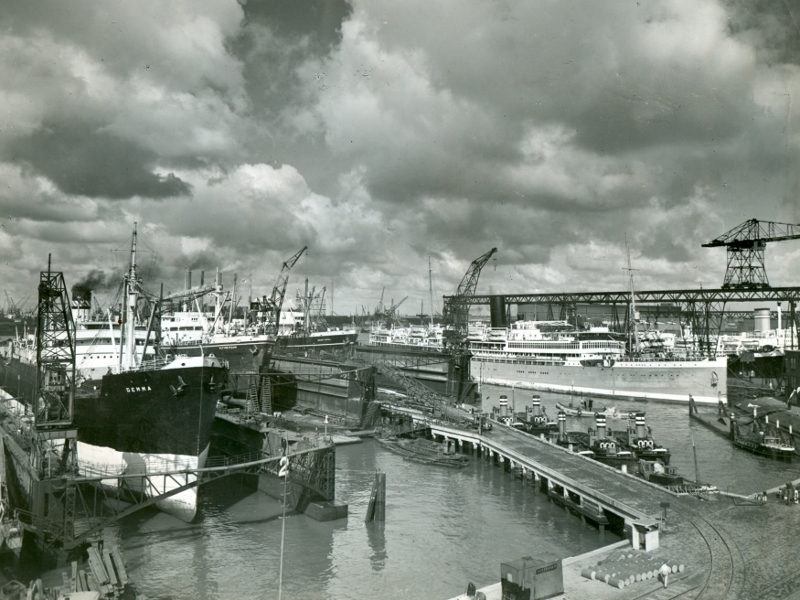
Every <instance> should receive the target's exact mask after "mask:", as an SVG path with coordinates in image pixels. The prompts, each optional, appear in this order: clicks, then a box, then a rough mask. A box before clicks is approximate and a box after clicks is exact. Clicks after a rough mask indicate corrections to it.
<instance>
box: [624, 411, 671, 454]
mask: <svg viewBox="0 0 800 600" xmlns="http://www.w3.org/2000/svg"><path fill="white" fill-rule="evenodd" d="M616 439H617V442H618V443H619V445H620V446H621V447H622V448H623V449H625V450H630V451H631V452H633V453H634V454H635V455H636V458H639V459H644V460H650V461H653V460H655V461H660V462H661V463H663V464H664V465H668V464H669V459H670V452H669V449H668V448H665V447H664V446H661V445H659V444H658V443H657V442H656V441H655V440H654V439H653V436H652V435H650V428H649V427H648V426H647V425H646V423H645V414H644V413H643V412H632V413H628V430H627V432H626V435H625V436H624V437H623V436H619V435H618V436H617V437H616Z"/></svg>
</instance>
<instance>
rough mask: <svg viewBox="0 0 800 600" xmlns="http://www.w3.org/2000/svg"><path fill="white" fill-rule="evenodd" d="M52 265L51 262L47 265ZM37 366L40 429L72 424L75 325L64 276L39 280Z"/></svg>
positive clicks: (44, 276) (46, 275) (36, 400)
mask: <svg viewBox="0 0 800 600" xmlns="http://www.w3.org/2000/svg"><path fill="white" fill-rule="evenodd" d="M48 262H49V261H48ZM36 331H37V345H36V362H37V364H38V366H39V376H38V393H37V394H36V396H35V398H34V409H33V410H34V413H33V414H34V418H35V423H36V426H37V427H52V426H57V425H69V424H70V423H72V409H73V400H74V392H73V389H74V382H75V325H74V323H73V322H72V311H71V310H70V303H69V297H68V296H67V286H66V285H65V283H64V275H63V273H61V272H57V273H51V272H50V268H49V264H48V269H47V272H46V273H45V272H42V273H41V274H40V278H39V308H38V315H37V330H36Z"/></svg>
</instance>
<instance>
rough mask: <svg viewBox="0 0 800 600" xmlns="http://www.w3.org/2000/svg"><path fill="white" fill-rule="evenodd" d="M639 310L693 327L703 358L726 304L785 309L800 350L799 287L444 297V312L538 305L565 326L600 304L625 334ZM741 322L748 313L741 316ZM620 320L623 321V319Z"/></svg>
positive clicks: (710, 348) (498, 310)
mask: <svg viewBox="0 0 800 600" xmlns="http://www.w3.org/2000/svg"><path fill="white" fill-rule="evenodd" d="M632 300H634V301H635V302H634V303H635V305H636V307H637V310H638V311H639V312H642V313H647V314H649V315H655V316H664V317H666V316H677V317H679V318H680V319H681V321H682V322H684V323H688V324H690V325H691V328H692V332H693V334H694V336H695V341H696V348H695V349H696V351H697V352H698V353H700V354H702V355H703V356H714V355H715V353H716V343H715V340H716V339H717V337H718V336H719V334H720V333H721V330H722V324H723V319H724V317H725V315H726V314H730V313H727V312H726V310H725V309H726V306H727V305H728V304H738V303H743V302H780V303H786V307H787V311H786V316H787V321H788V323H787V325H788V324H792V325H793V326H790V327H789V328H790V330H791V341H790V347H791V348H795V347H798V340H797V339H796V335H797V327H798V322H797V318H798V314H797V304H798V302H800V287H775V288H762V289H722V288H720V289H699V290H645V291H635V292H633V293H631V291H630V290H626V291H618V292H571V293H560V294H547V293H544V294H492V295H473V296H445V297H444V304H445V306H451V307H452V308H451V310H456V309H458V310H461V311H463V310H464V309H466V310H468V309H469V307H470V306H476V305H489V306H490V307H491V309H492V314H493V315H495V313H502V314H503V315H504V314H505V312H506V310H507V307H508V306H509V305H513V304H516V305H524V304H535V305H537V306H541V307H543V309H544V310H545V312H546V315H547V319H549V320H552V319H560V320H566V319H568V318H569V317H570V316H571V315H574V314H576V311H577V307H578V306H579V305H584V304H598V305H605V306H608V307H610V309H611V315H612V323H614V324H615V325H616V327H614V328H615V329H616V330H618V331H627V329H628V324H629V323H630V321H631V319H632V315H631V310H630V307H631V301H632ZM735 314H736V315H737V316H742V315H743V314H744V313H742V312H737V313H735ZM620 315H622V316H621V317H620Z"/></svg>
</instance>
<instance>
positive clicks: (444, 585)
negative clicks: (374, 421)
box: [113, 439, 620, 600]
mask: <svg viewBox="0 0 800 600" xmlns="http://www.w3.org/2000/svg"><path fill="white" fill-rule="evenodd" d="M376 470H380V471H381V472H383V473H386V495H387V506H386V521H385V523H384V524H383V525H381V524H379V523H371V524H365V523H364V517H365V515H366V510H367V505H368V502H369V496H370V492H371V488H372V482H373V480H374V475H375V472H376ZM248 491H249V490H248V489H247V488H246V487H245V486H244V485H243V483H242V481H241V480H239V479H236V478H233V477H232V478H228V479H223V480H220V481H218V482H215V483H213V484H209V486H207V487H205V488H203V490H202V493H201V510H200V513H201V516H200V518H199V520H198V521H197V522H195V523H193V524H188V525H187V524H183V523H180V522H177V521H176V520H175V519H173V518H171V517H169V516H167V515H165V514H160V513H157V512H155V511H150V510H145V511H142V512H140V513H137V514H135V515H132V516H131V517H129V518H127V519H126V520H125V521H123V522H122V523H121V524H120V525H118V526H117V527H115V528H114V531H113V535H115V536H116V537H118V542H119V543H120V545H121V548H122V550H123V554H124V556H125V560H126V564H127V567H128V571H129V574H130V576H131V578H132V579H133V580H134V581H135V582H136V586H137V589H138V590H139V591H140V592H141V593H143V594H145V595H147V597H148V598H172V599H183V598H185V599H206V598H209V599H210V598H219V599H227V598H277V597H278V581H279V570H280V562H281V561H280V556H281V529H282V524H283V523H282V521H281V509H280V504H279V503H278V502H276V501H275V500H272V499H270V498H269V497H267V496H265V495H263V494H261V493H257V492H256V493H248ZM336 497H337V499H338V500H340V501H342V502H345V503H347V504H348V505H349V516H348V518H346V519H340V520H338V521H334V522H317V521H314V520H313V519H311V518H309V517H307V516H305V515H289V516H287V518H286V521H285V537H284V553H283V554H284V556H283V579H282V597H283V598H284V599H291V598H294V599H310V598H314V599H316V598H336V599H352V600H361V599H363V600H367V599H369V600H373V599H375V598H431V599H437V598H439V599H441V598H451V597H453V596H456V595H458V594H461V593H463V592H464V590H465V589H466V587H467V584H468V583H469V582H470V581H472V582H474V583H475V584H476V585H477V586H478V587H481V586H485V585H489V584H491V583H495V582H497V581H498V580H499V578H500V563H501V562H503V561H507V560H514V559H517V558H520V557H522V556H542V555H545V554H546V555H551V556H552V555H554V556H556V557H566V556H573V555H577V554H580V553H583V552H586V551H589V550H592V549H594V548H598V547H601V546H603V545H606V544H609V543H613V542H615V541H618V540H619V539H620V538H619V537H618V536H617V535H615V534H614V533H611V532H608V531H607V532H605V533H604V534H600V533H599V532H598V530H597V529H596V528H593V527H591V526H589V525H585V524H582V523H581V520H580V519H579V518H578V517H575V516H572V515H570V514H568V513H566V512H565V510H564V509H563V508H559V507H558V506H557V505H555V504H553V503H551V502H550V501H549V500H548V498H547V496H546V495H544V494H542V493H541V492H538V491H537V490H536V488H535V487H534V486H531V485H525V484H523V482H522V481H521V480H519V479H515V478H514V477H512V476H511V475H510V474H509V473H504V472H503V471H502V470H501V469H499V468H497V467H493V466H491V465H490V464H488V463H486V462H485V461H482V460H473V461H471V464H470V465H469V466H467V467H465V468H463V469H449V468H446V467H430V466H425V465H420V464H417V463H413V462H406V461H403V459H402V457H400V456H397V455H395V454H392V453H390V452H388V451H387V450H385V449H384V448H382V447H381V446H380V445H379V444H378V443H377V442H375V441H374V440H371V439H368V440H365V441H364V442H362V443H360V444H353V445H347V446H340V447H338V448H337V451H336Z"/></svg>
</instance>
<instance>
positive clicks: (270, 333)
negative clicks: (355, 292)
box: [161, 276, 358, 374]
mask: <svg viewBox="0 0 800 600" xmlns="http://www.w3.org/2000/svg"><path fill="white" fill-rule="evenodd" d="M212 293H213V295H214V297H215V302H214V307H213V309H212V310H210V311H205V310H199V306H198V310H183V311H174V312H170V313H167V314H164V315H163V316H162V317H161V341H162V345H163V346H164V347H165V348H166V349H167V350H169V351H171V352H175V353H181V354H186V355H188V356H198V355H200V354H201V353H202V354H213V355H214V356H216V357H218V358H221V359H223V360H225V361H227V362H228V365H229V367H230V370H231V373H233V374H243V373H256V372H258V371H259V369H260V368H261V367H267V366H268V363H269V359H270V356H271V354H273V353H284V352H288V353H305V352H309V351H310V352H320V351H325V352H332V351H338V350H344V349H347V348H349V347H351V346H352V345H354V344H355V342H356V338H357V337H358V332H357V331H356V330H355V329H331V328H329V327H328V326H327V324H326V323H324V320H323V319H321V318H320V317H319V316H317V317H316V318H315V317H313V316H312V312H313V310H314V307H313V306H312V302H311V298H313V296H309V299H308V300H306V301H305V307H306V310H304V311H291V310H283V311H281V312H280V316H279V320H280V324H279V327H278V328H277V332H276V331H275V329H276V328H275V327H274V324H271V323H268V322H267V321H266V314H265V313H263V312H262V311H261V308H262V306H261V304H260V303H259V302H257V301H256V302H252V303H251V310H250V315H251V317H250V319H249V320H245V319H233V318H231V316H230V315H229V316H228V318H226V317H225V312H226V309H225V306H223V305H224V303H225V297H226V296H225V294H223V292H222V286H221V284H220V281H219V276H217V280H216V283H215V287H214V291H213V292H212ZM227 312H229V313H232V310H229V311H227Z"/></svg>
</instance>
